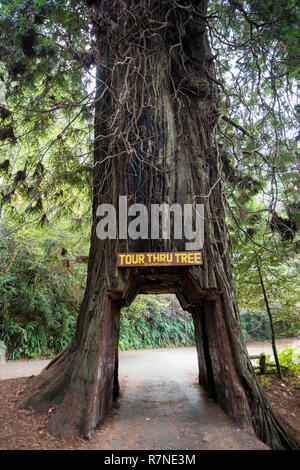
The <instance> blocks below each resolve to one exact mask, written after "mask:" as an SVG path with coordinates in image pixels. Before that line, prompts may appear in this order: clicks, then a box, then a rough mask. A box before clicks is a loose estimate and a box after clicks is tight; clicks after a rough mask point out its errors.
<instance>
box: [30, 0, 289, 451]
mask: <svg viewBox="0 0 300 470" xmlns="http://www.w3.org/2000/svg"><path fill="white" fill-rule="evenodd" d="M98 4H99V2H95V6H94V7H93V9H92V10H91V15H92V18H93V20H94V30H95V34H96V36H97V52H98V56H97V61H98V68H97V93H96V106H95V152H94V174H93V190H94V198H93V220H94V223H93V227H92V234H91V248H90V255H89V265H88V279H87V287H86V292H85V296H84V300H83V303H82V305H81V309H80V314H79V317H78V321H77V326H76V333H75V336H74V338H73V341H72V343H71V345H70V346H69V347H68V348H67V349H66V350H65V351H63V352H62V353H61V354H60V355H59V356H58V357H57V358H55V359H54V360H53V361H52V362H51V363H50V364H49V365H48V366H47V368H46V369H44V371H42V373H41V374H40V375H39V376H38V377H35V378H34V379H32V380H31V382H32V395H31V398H30V399H29V400H28V402H27V404H26V405H27V406H32V407H33V408H35V409H44V408H46V407H47V406H49V405H50V404H52V403H57V404H58V405H59V407H58V410H57V412H56V413H55V414H54V416H53V417H52V418H51V421H50V431H51V432H52V433H53V434H54V435H58V436H66V435H69V434H72V433H74V432H75V433H77V434H79V435H81V436H84V437H87V438H88V437H90V436H91V433H92V431H93V429H95V427H97V426H98V425H99V424H100V423H101V422H103V420H104V419H105V417H106V416H107V413H108V411H109V408H110V406H111V403H112V400H113V398H114V397H115V396H117V394H118V380H117V377H118V371H117V367H118V358H117V355H118V353H117V343H118V337H119V312H120V308H121V307H122V306H123V305H129V304H130V303H131V302H132V300H133V299H134V297H135V296H136V295H137V294H138V293H142V292H143V293H150V292H157V293H158V292H159V293H162V292H174V293H176V295H177V296H178V298H179V300H180V302H181V305H182V307H183V308H184V309H186V310H188V311H190V312H191V313H192V315H193V319H194V324H195V335H196V345H197V351H198V358H199V381H200V383H201V384H202V385H203V386H204V387H205V388H206V389H207V390H208V391H209V393H210V394H211V396H212V397H213V398H214V399H215V400H216V401H217V402H218V403H220V405H221V406H222V408H223V409H224V410H225V411H226V412H227V413H228V414H229V415H230V416H231V417H232V418H233V419H234V420H235V421H236V422H237V423H238V424H239V426H242V427H244V428H247V429H249V430H250V431H253V430H254V431H255V432H256V433H257V435H258V436H259V437H260V438H261V439H262V440H263V441H264V442H265V443H266V444H268V445H270V446H271V447H273V448H291V447H293V448H295V447H297V443H296V441H295V439H294V437H293V434H292V433H291V432H289V431H288V430H287V428H286V427H285V426H284V425H283V424H282V423H281V422H280V420H279V418H277V417H276V416H275V414H274V413H273V411H272V410H271V409H270V407H269V404H268V401H267V399H266V397H265V394H264V392H263V390H262V389H261V387H260V386H259V383H258V381H257V378H256V376H255V373H254V371H253V368H252V366H251V362H250V359H249V357H248V354H247V350H246V346H245V344H244V342H243V340H242V337H241V331H240V326H239V321H240V319H239V314H238V309H237V305H236V300H235V295H234V290H233V283H232V275H231V264H230V260H229V256H228V243H227V232H226V227H225V212H224V204H223V193H222V184H221V167H222V162H221V159H220V155H219V152H218V146H217V140H216V128H217V123H218V116H219V114H218V109H217V106H218V93H217V89H216V79H215V78H214V68H213V62H212V56H211V54H210V50H209V45H208V41H207V36H206V23H205V14H206V2H205V1H196V0H195V1H194V2H191V5H192V7H187V6H180V5H179V4H177V3H175V2H174V1H171V0H170V1H163V0H161V1H158V2H148V1H147V0H142V1H140V2H135V1H133V0H127V1H124V2H115V1H105V0H103V1H102V2H101V8H100V7H99V5H98ZM119 195H127V196H128V202H129V204H130V205H131V204H133V203H135V202H138V203H142V204H144V205H146V206H147V207H148V208H149V207H150V204H151V203H156V204H160V203H163V202H164V203H167V204H170V205H171V204H173V203H175V202H176V203H179V204H182V205H183V204H188V203H199V204H200V203H202V204H204V207H205V237H204V247H203V266H193V267H190V268H185V267H182V268H152V269H151V268H140V269H139V268H136V269H133V268H130V269H124V270H123V269H122V270H120V269H118V268H117V267H116V256H117V253H118V252H124V253H125V252H127V251H131V252H132V251H133V252H140V251H177V250H184V244H183V243H184V241H183V240H151V239H149V240H140V239H138V240H135V241H134V240H121V239H119V238H117V240H104V241H103V240H99V239H98V238H97V236H96V224H97V222H98V221H97V218H96V209H97V207H98V206H99V204H101V203H111V204H113V205H114V206H115V207H116V208H118V197H119ZM149 213H150V211H149Z"/></svg>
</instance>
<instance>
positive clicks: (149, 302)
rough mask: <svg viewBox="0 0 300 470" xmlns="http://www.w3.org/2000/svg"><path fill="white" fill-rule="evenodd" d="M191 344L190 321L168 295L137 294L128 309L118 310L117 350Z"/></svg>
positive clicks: (192, 328)
mask: <svg viewBox="0 0 300 470" xmlns="http://www.w3.org/2000/svg"><path fill="white" fill-rule="evenodd" d="M193 344H194V327H193V322H192V318H191V316H190V315H188V314H186V313H185V312H183V311H182V310H181V308H180V306H179V304H178V302H177V301H176V299H174V298H172V296H167V295H147V296H145V295H140V296H138V297H137V299H136V300H135V301H134V302H133V303H132V305H131V306H130V307H129V308H124V309H123V310H122V314H121V329H120V341H119V347H120V350H121V351H124V350H127V349H145V348H164V347H176V346H191V345H193Z"/></svg>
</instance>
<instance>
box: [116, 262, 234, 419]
mask: <svg viewBox="0 0 300 470" xmlns="http://www.w3.org/2000/svg"><path fill="white" fill-rule="evenodd" d="M163 295H165V296H168V297H167V298H168V299H170V298H173V304H174V305H176V304H177V308H178V309H179V311H180V312H181V315H182V317H184V318H185V321H188V316H189V315H191V318H190V322H191V323H192V325H193V328H192V329H193V335H192V336H193V340H192V343H193V344H191V345H193V346H195V348H196V355H197V362H198V382H199V384H200V385H201V386H202V387H203V388H204V389H205V390H206V392H207V393H208V395H209V396H210V397H211V398H212V399H214V400H215V401H218V395H217V391H216V382H215V379H216V377H215V373H216V371H220V367H216V365H217V362H218V357H217V356H218V354H217V351H213V350H212V348H215V347H216V341H215V338H214V334H215V333H214V332H212V331H211V332H208V331H207V328H213V327H214V325H213V322H211V321H209V320H208V319H207V316H208V315H212V314H213V298H214V295H215V293H214V292H213V290H202V289H199V286H198V285H197V283H196V282H195V280H194V279H193V276H191V274H190V270H189V269H186V268H182V267H181V269H179V270H178V268H177V270H174V268H173V269H172V268H171V269H170V268H163V269H159V270H158V269H157V268H155V269H153V268H152V269H151V268H150V269H147V268H146V269H145V268H136V269H134V270H131V271H130V273H129V277H128V282H127V284H126V287H125V289H124V291H123V292H122V294H121V295H120V296H119V299H118V300H116V302H117V303H118V305H119V307H120V310H119V311H120V331H121V329H122V327H123V329H124V324H123V325H122V323H123V322H122V319H123V318H124V313H125V314H126V313H127V314H128V312H129V306H131V308H132V306H133V311H134V312H135V313H133V316H134V315H136V318H138V310H139V308H142V309H143V307H144V306H143V305H142V304H141V299H147V298H148V296H151V297H152V299H153V298H154V297H156V298H161V297H162V296H163ZM161 316H163V315H161ZM151 320H152V325H153V323H154V322H153V317H152V318H151V315H150V314H149V313H148V322H149V328H151ZM119 333H120V332H119ZM122 333H124V331H122ZM127 333H128V332H127ZM132 333H133V334H134V335H135V334H136V331H133V332H132ZM158 333H159V332H158ZM129 334H130V332H129ZM122 341H124V338H123V334H122V336H121V339H120V336H119V342H120V343H119V346H121V347H118V351H117V352H116V358H115V364H116V366H115V371H114V398H117V397H118V396H119V391H120V388H119V382H118V368H119V357H118V356H119V354H118V352H119V350H121V351H122V350H123V349H124V345H123V344H122ZM128 343H129V345H130V341H129V342H128ZM127 345H128V344H127ZM131 345H132V346H133V349H134V346H135V342H134V339H132V341H131ZM139 345H140V347H138V348H136V349H143V348H145V347H146V348H147V347H152V348H153V347H154V348H155V347H167V346H163V345H162V344H161V345H159V344H153V342H152V343H151V341H150V342H147V341H141V342H140V343H139ZM172 346H173V347H176V346H179V347H180V346H182V344H180V343H179V344H178V342H177V344H172ZM213 361H214V363H215V364H214V366H215V367H213ZM214 369H215V371H214ZM196 374H197V372H196ZM218 382H219V383H220V382H221V381H220V380H218ZM224 394H225V392H224V393H221V394H220V393H219V396H222V397H223V395H224ZM220 404H221V406H222V404H224V403H223V400H221V401H220ZM223 408H224V407H223ZM225 411H227V410H226V406H225Z"/></svg>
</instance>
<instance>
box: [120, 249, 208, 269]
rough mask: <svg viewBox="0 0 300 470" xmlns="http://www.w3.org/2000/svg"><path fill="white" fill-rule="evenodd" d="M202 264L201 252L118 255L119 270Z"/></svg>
mask: <svg viewBox="0 0 300 470" xmlns="http://www.w3.org/2000/svg"><path fill="white" fill-rule="evenodd" d="M199 264H202V253H201V251H184V252H179V251H178V252H172V253H168V252H166V253H118V256H117V266H118V267H119V268H128V267H142V266H190V265H199Z"/></svg>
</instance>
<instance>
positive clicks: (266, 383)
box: [259, 375, 272, 389]
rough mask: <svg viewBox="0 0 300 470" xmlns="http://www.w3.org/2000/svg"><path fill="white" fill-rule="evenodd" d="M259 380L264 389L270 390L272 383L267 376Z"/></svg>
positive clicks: (262, 376) (260, 377)
mask: <svg viewBox="0 0 300 470" xmlns="http://www.w3.org/2000/svg"><path fill="white" fill-rule="evenodd" d="M259 380H260V383H261V385H262V386H263V387H264V388H266V389H269V388H271V387H272V383H271V381H270V380H269V379H268V378H267V377H266V376H265V375H260V376H259Z"/></svg>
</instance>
